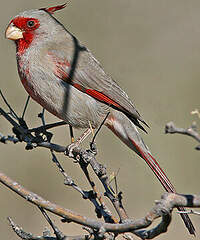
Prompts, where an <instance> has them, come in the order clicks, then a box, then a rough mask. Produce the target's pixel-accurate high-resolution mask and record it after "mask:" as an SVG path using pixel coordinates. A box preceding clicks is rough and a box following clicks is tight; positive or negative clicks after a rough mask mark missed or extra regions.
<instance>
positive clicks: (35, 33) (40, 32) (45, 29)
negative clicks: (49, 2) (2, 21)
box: [5, 4, 66, 52]
mask: <svg viewBox="0 0 200 240" xmlns="http://www.w3.org/2000/svg"><path fill="white" fill-rule="evenodd" d="M65 6H66V4H63V5H59V6H55V7H50V8H41V9H38V10H29V11H24V12H22V13H20V14H18V15H17V16H15V17H14V18H13V19H12V20H11V21H10V23H9V25H8V27H7V29H6V31H5V37H6V38H7V39H10V40H13V41H15V43H16V45H17V48H18V51H19V52H24V50H26V49H27V48H28V47H29V46H30V44H31V43H32V42H33V40H34V39H37V38H39V39H41V38H42V39H45V38H48V35H49V34H56V31H58V28H59V26H62V25H61V24H58V21H57V20H56V19H55V18H54V17H52V14H53V13H54V12H55V11H58V10H60V9H62V8H64V7H65Z"/></svg>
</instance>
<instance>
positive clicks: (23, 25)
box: [11, 17, 40, 54]
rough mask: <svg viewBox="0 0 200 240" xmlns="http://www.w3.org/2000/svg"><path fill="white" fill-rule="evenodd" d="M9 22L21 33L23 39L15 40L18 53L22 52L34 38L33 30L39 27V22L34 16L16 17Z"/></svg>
mask: <svg viewBox="0 0 200 240" xmlns="http://www.w3.org/2000/svg"><path fill="white" fill-rule="evenodd" d="M11 23H12V24H13V25H14V26H16V27H17V28H19V29H20V30H21V31H22V33H23V39H19V40H17V48H18V53H19V54H22V53H23V52H24V50H26V49H27V48H28V47H29V45H30V44H31V42H32V41H33V38H34V31H35V30H36V29H37V28H39V26H40V23H39V21H38V19H36V18H25V17H16V18H15V19H13V20H12V21H11Z"/></svg>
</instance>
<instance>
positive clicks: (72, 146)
mask: <svg viewBox="0 0 200 240" xmlns="http://www.w3.org/2000/svg"><path fill="white" fill-rule="evenodd" d="M78 147H79V144H78V143H77V142H73V143H71V144H70V145H68V146H67V147H66V150H65V155H67V156H68V157H70V158H74V157H75V156H74V150H75V149H76V148H78Z"/></svg>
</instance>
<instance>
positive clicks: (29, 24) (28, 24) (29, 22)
mask: <svg viewBox="0 0 200 240" xmlns="http://www.w3.org/2000/svg"><path fill="white" fill-rule="evenodd" d="M27 26H28V27H34V26H35V22H34V21H33V20H29V21H28V22H27Z"/></svg>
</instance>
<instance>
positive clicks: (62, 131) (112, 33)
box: [0, 0, 200, 240]
mask: <svg viewBox="0 0 200 240" xmlns="http://www.w3.org/2000/svg"><path fill="white" fill-rule="evenodd" d="M61 3H63V2H62V1H56V3H55V1H53V0H48V1H46V0H45V1H25V0H16V1H11V0H7V1H2V2H1V10H0V12H1V13H0V29H1V34H0V52H1V57H0V63H1V84H0V88H1V89H2V91H3V93H4V94H5V96H6V97H7V99H8V101H9V103H10V104H11V105H12V107H13V108H14V109H15V110H16V111H17V113H18V114H20V113H21V112H22V109H23V106H24V103H25V99H26V96H27V94H26V92H25V90H24V89H23V87H22V84H21V83H20V80H19V77H18V74H17V70H16V60H15V46H14V44H13V43H12V42H11V41H8V40H6V39H5V38H4V30H5V28H6V26H7V24H8V22H9V21H10V19H11V18H12V17H13V16H15V15H16V14H18V13H19V12H21V11H24V10H26V9H32V8H41V7H46V6H51V5H53V6H54V5H56V4H61ZM199 9H200V2H199V1H196V0H193V1H187V0H173V1H170V0H168V1H167V0H165V1H164V0H149V1H147V0H137V1H136V0H118V1H116V0H101V1H98V0H80V1H78V0H73V1H72V3H71V4H69V6H68V7H67V9H65V10H63V11H60V12H59V13H57V14H56V17H57V18H58V19H59V20H60V21H61V22H62V23H63V24H64V25H65V26H66V27H67V28H68V30H69V31H71V32H72V33H74V34H75V35H76V36H77V37H78V38H79V39H80V40H81V41H82V42H84V43H85V44H86V45H87V46H88V48H89V49H90V50H92V52H93V53H94V55H95V56H96V57H97V59H98V60H99V61H100V62H101V63H102V65H103V66H104V67H105V69H106V71H108V72H109V73H110V74H111V75H112V76H113V77H114V78H115V79H116V80H117V81H118V82H119V84H120V85H121V86H122V87H123V88H124V89H125V90H126V91H127V93H128V94H129V95H130V97H131V98H132V99H133V100H134V102H135V104H136V106H137V108H138V110H139V112H140V113H141V115H142V116H143V118H144V119H145V120H146V122H147V123H148V124H149V125H150V126H151V129H150V130H149V134H148V135H144V140H145V142H146V143H147V145H149V147H150V148H151V150H152V152H153V153H154V155H155V157H156V158H158V159H159V162H160V164H161V166H162V167H163V168H164V169H165V170H166V172H167V173H168V176H169V178H170V179H171V181H172V182H173V183H175V186H176V188H177V191H178V192H181V193H198V192H199V183H198V181H197V180H198V176H199V169H200V162H199V161H200V159H199V152H197V151H195V150H194V147H195V146H196V145H197V143H196V142H195V141H193V140H192V139H191V138H189V137H184V136H180V135H165V134H164V126H165V124H166V123H167V122H169V121H170V120H173V121H174V122H175V123H176V124H177V125H178V126H180V127H188V126H190V124H191V123H192V121H194V120H196V121H199V120H198V119H197V117H196V116H191V115H190V111H192V110H193V109H195V108H198V107H199V91H200V81H199V80H200V67H199V63H200V52H199V51H200V14H199ZM0 104H1V107H2V106H4V107H5V105H4V104H3V102H2V100H0ZM40 110H41V108H40V107H39V106H38V105H37V104H35V103H33V102H32V101H31V104H30V105H29V109H28V111H27V115H26V119H27V122H28V124H29V125H30V126H38V125H40V120H39V119H38V118H37V113H38V112H39V111H40ZM46 115H47V118H48V121H49V122H50V121H54V120H55V119H54V118H53V117H52V116H50V115H48V114H46ZM0 132H2V133H4V134H5V135H6V134H8V133H11V126H10V125H9V124H8V123H7V122H6V121H5V120H4V119H3V118H2V117H1V118H0ZM54 132H55V136H54V139H53V140H54V141H55V142H58V143H60V144H68V143H69V138H68V136H69V133H68V128H67V127H61V128H58V129H57V130H56V131H54ZM76 134H77V135H78V134H79V133H78V132H77V133H76ZM97 144H98V145H97V146H98V149H99V155H98V159H99V160H100V161H101V162H102V163H104V164H106V166H107V168H108V171H109V172H110V173H112V172H113V171H118V169H119V168H120V171H119V175H118V184H119V187H120V190H122V191H123V193H124V194H123V196H124V205H125V207H126V209H127V211H128V213H129V216H133V217H135V218H138V217H142V216H143V215H144V213H146V212H147V211H148V210H149V209H150V208H151V207H152V206H153V204H154V200H155V199H159V198H160V196H161V194H162V193H163V192H164V191H163V189H162V188H161V186H160V184H159V183H158V181H157V180H156V179H155V177H154V176H153V174H152V172H151V171H150V170H149V169H148V167H147V166H146V165H145V163H144V162H143V161H142V160H140V159H139V157H137V156H136V154H134V153H132V152H131V150H129V149H128V148H127V147H126V146H125V145H123V144H122V143H121V142H120V141H119V140H118V139H116V138H115V137H114V135H113V134H112V133H111V132H110V131H108V129H106V128H104V129H103V130H102V131H101V133H100V134H99V136H98V139H97ZM24 146H25V145H24V144H17V145H13V144H7V145H3V144H1V145H0V151H1V161H0V169H1V171H3V172H5V173H6V174H7V175H8V176H10V177H12V178H13V179H15V180H16V181H18V182H19V183H21V184H22V185H24V186H25V187H26V188H28V189H30V190H31V191H34V192H36V193H38V194H40V195H42V196H43V197H44V198H47V199H49V200H51V201H53V202H56V203H58V204H61V205H63V206H65V207H67V208H69V209H72V210H74V211H77V212H79V213H80V214H83V215H86V216H90V217H95V216H94V214H93V207H92V206H91V205H90V203H89V202H87V201H86V200H83V199H82V198H81V197H80V195H79V194H78V193H77V192H75V191H73V190H72V189H70V188H67V187H65V186H64V185H63V179H62V177H61V176H60V174H59V173H58V171H57V169H56V168H55V166H54V164H53V163H52V161H51V158H50V153H49V151H48V150H45V149H39V148H38V149H35V150H33V151H30V152H28V151H25V150H24ZM58 157H59V159H60V160H61V161H62V163H63V165H64V167H65V169H66V171H67V172H68V173H69V175H71V176H72V177H73V178H74V180H75V181H76V182H77V183H79V184H80V186H81V187H83V188H84V189H87V187H88V186H87V183H86V181H85V179H84V178H82V175H80V171H79V168H78V166H77V165H76V164H74V163H72V161H71V160H68V159H65V158H64V157H63V156H61V155H58ZM0 191H1V193H0V194H1V195H0V206H1V210H0V233H1V239H4V240H8V239H9V240H11V239H17V236H16V235H15V234H14V233H13V232H12V230H11V229H10V228H9V226H8V223H7V220H6V217H7V216H11V217H13V219H14V220H15V221H16V222H17V223H18V224H19V225H20V226H22V227H23V228H24V229H25V230H26V231H28V232H29V231H30V232H32V233H34V234H41V233H42V231H43V230H44V227H45V226H48V224H47V223H46V222H45V220H44V218H43V217H42V216H41V214H40V212H39V210H38V209H37V208H36V207H34V206H32V205H31V204H29V203H28V202H26V201H25V200H23V199H21V198H20V197H18V196H17V195H16V194H14V193H13V192H11V191H9V190H8V189H7V188H5V187H4V186H2V185H0ZM191 218H192V220H193V222H194V224H195V227H196V230H197V234H198V235H199V232H200V227H199V224H200V218H199V217H198V216H191ZM53 219H54V220H55V222H56V224H57V225H58V227H60V229H61V230H63V231H64V233H66V234H68V235H70V234H74V233H76V234H79V233H81V232H82V230H81V228H80V227H79V226H78V225H74V224H62V223H60V221H59V220H58V219H57V218H56V217H54V216H53ZM189 238H190V236H189V235H188V233H187V231H186V229H185V227H184V225H183V223H182V221H181V219H180V217H179V216H178V215H177V214H176V211H174V214H173V220H172V224H171V225H170V227H169V231H168V233H166V234H164V235H162V236H160V237H159V239H162V240H164V239H189ZM190 239H191V238H190ZM197 239H198V237H197Z"/></svg>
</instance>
